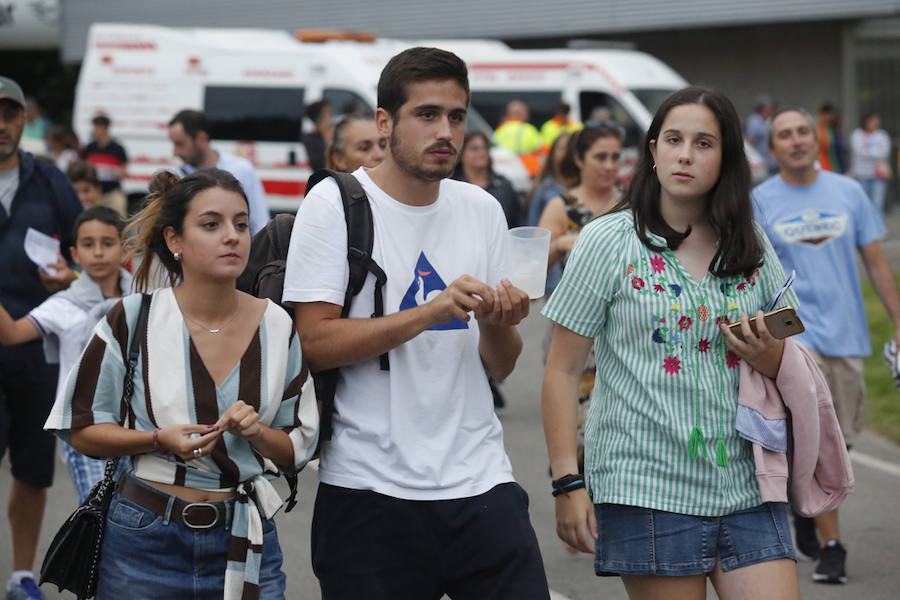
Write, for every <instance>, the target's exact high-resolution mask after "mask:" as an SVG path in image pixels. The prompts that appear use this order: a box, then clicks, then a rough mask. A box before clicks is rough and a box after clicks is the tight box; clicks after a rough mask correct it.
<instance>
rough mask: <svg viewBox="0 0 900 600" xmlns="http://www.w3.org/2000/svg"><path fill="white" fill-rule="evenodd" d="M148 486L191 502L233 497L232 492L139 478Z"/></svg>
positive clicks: (213, 500)
mask: <svg viewBox="0 0 900 600" xmlns="http://www.w3.org/2000/svg"><path fill="white" fill-rule="evenodd" d="M141 481H143V482H144V483H146V484H147V485H149V486H152V487H155V488H156V489H158V490H159V491H161V492H165V493H167V494H172V495H173V496H178V497H179V498H183V499H185V500H190V501H191V502H215V501H217V500H228V499H229V498H233V497H234V492H211V491H208V490H198V489H197V488H189V487H185V486H183V485H171V484H168V483H160V482H158V481H147V480H146V479H141Z"/></svg>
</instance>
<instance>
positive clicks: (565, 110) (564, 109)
mask: <svg viewBox="0 0 900 600" xmlns="http://www.w3.org/2000/svg"><path fill="white" fill-rule="evenodd" d="M570 112H572V106H571V105H570V104H569V103H568V102H562V101H561V102H560V103H559V104H557V105H556V114H558V115H567V114H569V113H570Z"/></svg>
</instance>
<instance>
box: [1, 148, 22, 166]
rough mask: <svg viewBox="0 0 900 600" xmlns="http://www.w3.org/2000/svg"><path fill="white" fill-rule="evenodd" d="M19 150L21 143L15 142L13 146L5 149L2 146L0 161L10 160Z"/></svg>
mask: <svg viewBox="0 0 900 600" xmlns="http://www.w3.org/2000/svg"><path fill="white" fill-rule="evenodd" d="M18 151H19V144H18V143H16V144H13V145H12V147H11V148H10V149H9V150H3V149H2V148H0V162H5V161H7V160H9V159H10V158H12V157H13V156H14V155H15V154H16V152H18Z"/></svg>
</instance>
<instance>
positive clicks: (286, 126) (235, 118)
mask: <svg viewBox="0 0 900 600" xmlns="http://www.w3.org/2000/svg"><path fill="white" fill-rule="evenodd" d="M203 110H204V112H205V113H206V118H207V119H208V120H209V126H210V137H211V138H212V139H215V140H247V141H258V142H296V141H298V140H299V139H300V123H301V119H302V118H303V88H275V87H219V86H210V87H207V88H206V93H205V94H204V98H203Z"/></svg>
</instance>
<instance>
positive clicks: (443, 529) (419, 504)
mask: <svg viewBox="0 0 900 600" xmlns="http://www.w3.org/2000/svg"><path fill="white" fill-rule="evenodd" d="M312 562H313V571H314V572H315V574H316V577H318V578H319V583H320V585H321V588H322V598H323V600H344V599H346V600H351V599H356V598H366V599H367V600H381V599H384V600H404V599H407V598H408V599H410V600H430V599H433V600H439V599H440V598H441V596H443V595H444V594H447V595H448V596H450V598H452V599H453V600H489V599H509V600H531V599H534V600H548V599H549V597H550V592H549V590H548V588H547V578H546V575H545V573H544V563H543V560H542V559H541V553H540V549H539V548H538V543H537V538H536V536H535V534H534V529H532V527H531V522H530V520H529V518H528V495H527V494H526V493H525V490H523V489H522V488H521V486H519V484H517V483H504V484H500V485H498V486H496V487H494V488H493V489H491V490H489V491H487V492H485V493H484V494H481V495H479V496H473V497H470V498H460V499H454V500H429V501H419V500H401V499H398V498H393V497H390V496H385V495H382V494H378V493H376V492H372V491H367V490H352V489H347V488H341V487H336V486H332V485H328V484H325V483H321V484H319V493H318V495H317V496H316V506H315V512H314V515H313V524H312Z"/></svg>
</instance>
